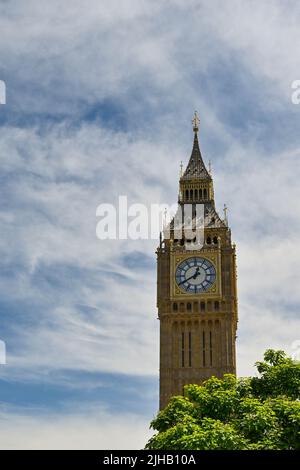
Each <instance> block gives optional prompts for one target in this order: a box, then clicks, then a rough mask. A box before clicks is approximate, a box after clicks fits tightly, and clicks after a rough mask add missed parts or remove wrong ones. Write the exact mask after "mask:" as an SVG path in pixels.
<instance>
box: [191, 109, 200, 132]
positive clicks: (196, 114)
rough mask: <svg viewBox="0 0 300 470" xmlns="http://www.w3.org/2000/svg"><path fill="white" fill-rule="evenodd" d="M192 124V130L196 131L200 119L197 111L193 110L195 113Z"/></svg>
mask: <svg viewBox="0 0 300 470" xmlns="http://www.w3.org/2000/svg"><path fill="white" fill-rule="evenodd" d="M192 124H193V130H194V132H198V131H199V124H200V119H199V116H198V113H197V111H195V113H194V117H193V119H192Z"/></svg>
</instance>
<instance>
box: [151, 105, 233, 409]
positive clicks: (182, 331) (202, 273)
mask: <svg viewBox="0 0 300 470" xmlns="http://www.w3.org/2000/svg"><path fill="white" fill-rule="evenodd" d="M192 122H193V130H194V143H193V149H192V153H191V157H190V159H189V162H188V165H187V167H186V169H185V171H184V172H182V173H181V177H180V181H179V198H178V212H177V215H178V214H180V215H181V216H182V217H181V218H180V217H179V220H181V224H180V223H179V224H178V222H177V219H178V217H177V215H175V216H174V218H173V219H172V220H171V222H170V224H169V225H168V227H166V228H165V230H164V236H161V240H160V245H159V247H158V249H157V307H158V317H159V321H160V408H161V409H162V408H164V407H165V406H166V405H167V403H168V400H169V399H170V397H171V396H173V395H180V394H183V387H184V385H186V384H192V383H195V384H201V383H202V382H203V381H204V380H206V379H207V378H209V377H211V376H216V377H220V378H221V377H222V376H223V375H224V374H225V373H232V374H235V373H236V352H235V341H236V330H237V321H238V306H237V282H236V278H237V275H236V254H235V245H234V244H233V243H232V241H231V231H230V228H229V226H228V220H227V212H226V210H227V208H226V206H224V217H223V218H221V217H220V216H219V215H218V213H217V211H216V208H215V201H214V189H213V180H212V176H211V172H210V171H208V170H207V169H206V167H205V165H204V162H203V159H202V155H201V151H200V147H199V142H198V132H199V119H198V115H197V113H196V112H195V115H194V119H193V121H192ZM199 211H200V217H199ZM187 213H188V214H190V217H186V214H187ZM199 221H200V222H199ZM187 225H188V226H189V227H190V230H185V229H186V228H187ZM198 234H201V236H199V237H198ZM199 240H200V241H199Z"/></svg>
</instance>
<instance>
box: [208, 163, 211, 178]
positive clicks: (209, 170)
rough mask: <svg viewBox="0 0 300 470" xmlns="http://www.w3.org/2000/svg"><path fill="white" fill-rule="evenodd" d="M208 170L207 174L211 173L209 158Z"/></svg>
mask: <svg viewBox="0 0 300 470" xmlns="http://www.w3.org/2000/svg"><path fill="white" fill-rule="evenodd" d="M208 172H209V174H210V175H211V172H212V168H211V161H210V160H209V162H208Z"/></svg>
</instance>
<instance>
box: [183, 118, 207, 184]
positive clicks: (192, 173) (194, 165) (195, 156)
mask: <svg viewBox="0 0 300 470" xmlns="http://www.w3.org/2000/svg"><path fill="white" fill-rule="evenodd" d="M199 122H200V121H199V118H198V114H197V111H195V115H194V119H193V120H192V123H193V130H194V144H193V150H192V154H191V156H190V160H189V163H188V165H187V167H186V170H185V172H184V174H183V176H182V179H183V180H187V179H194V178H201V179H211V176H210V174H209V172H208V171H207V169H206V167H205V165H204V162H203V159H202V155H201V152H200V148H199V142H198V130H199Z"/></svg>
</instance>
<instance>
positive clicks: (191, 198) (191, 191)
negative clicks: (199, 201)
mask: <svg viewBox="0 0 300 470" xmlns="http://www.w3.org/2000/svg"><path fill="white" fill-rule="evenodd" d="M190 200H191V201H192V200H193V190H192V189H191V190H190Z"/></svg>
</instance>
